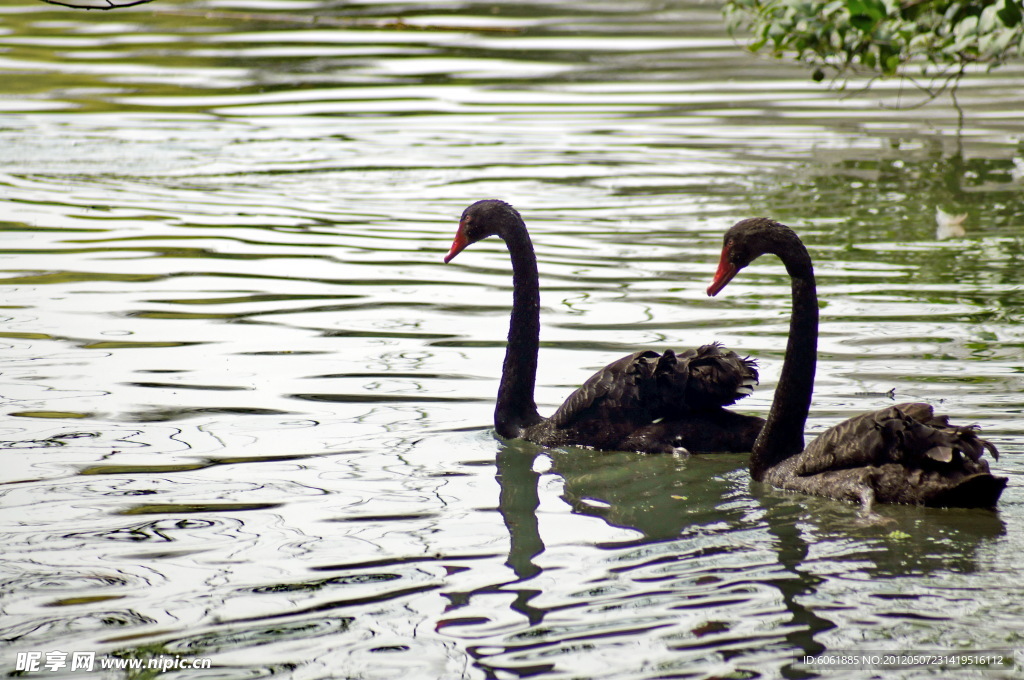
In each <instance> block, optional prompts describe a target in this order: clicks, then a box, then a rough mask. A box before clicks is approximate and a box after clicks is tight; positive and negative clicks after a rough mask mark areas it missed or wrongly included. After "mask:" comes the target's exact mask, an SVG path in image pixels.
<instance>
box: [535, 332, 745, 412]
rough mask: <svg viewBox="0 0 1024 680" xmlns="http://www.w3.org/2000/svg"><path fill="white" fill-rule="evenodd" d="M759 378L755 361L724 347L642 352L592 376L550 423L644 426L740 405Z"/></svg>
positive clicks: (714, 346)
mask: <svg viewBox="0 0 1024 680" xmlns="http://www.w3.org/2000/svg"><path fill="white" fill-rule="evenodd" d="M757 378H758V375H757V367H756V364H755V362H754V361H752V360H750V359H744V358H741V357H740V356H739V355H737V354H736V353H735V352H731V351H728V350H726V349H724V348H723V347H722V346H721V345H719V344H718V343H712V344H710V345H704V346H702V347H698V348H697V349H688V350H686V351H685V352H682V353H679V354H677V353H675V352H674V351H672V350H670V349H669V350H665V352H664V353H663V354H658V353H657V352H655V351H653V350H647V351H643V352H636V353H635V354H630V355H629V356H625V357H623V358H621V359H619V360H618V361H614V362H612V363H610V364H608V365H607V366H605V367H604V368H602V369H601V370H599V371H598V372H597V373H595V374H594V375H592V376H591V377H590V378H589V379H588V380H587V381H586V382H585V383H583V385H582V386H581V387H580V388H579V389H578V390H576V391H575V392H573V393H572V394H571V395H569V398H568V399H566V400H565V403H564V404H562V405H561V406H560V407H559V408H558V410H557V411H555V413H554V415H552V416H551V419H550V422H551V424H552V425H553V426H554V427H556V428H566V427H573V426H575V425H577V424H579V423H581V422H584V421H600V422H609V423H617V424H626V423H629V424H633V425H634V426H636V427H641V426H645V425H649V424H651V423H652V422H655V421H658V420H660V419H662V418H669V419H671V418H677V417H682V416H686V415H691V414H695V413H700V412H706V411H713V410H717V409H720V408H722V407H723V406H728V405H730V404H734V403H735V402H736V401H737V400H739V399H742V398H743V397H745V396H747V395H748V394H750V393H751V392H752V391H753V389H754V385H756V384H757Z"/></svg>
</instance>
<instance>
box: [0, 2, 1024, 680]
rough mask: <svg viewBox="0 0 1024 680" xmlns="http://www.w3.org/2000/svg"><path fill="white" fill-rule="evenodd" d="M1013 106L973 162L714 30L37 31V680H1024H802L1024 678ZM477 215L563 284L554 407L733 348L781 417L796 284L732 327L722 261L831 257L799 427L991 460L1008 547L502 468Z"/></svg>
mask: <svg viewBox="0 0 1024 680" xmlns="http://www.w3.org/2000/svg"><path fill="white" fill-rule="evenodd" d="M314 19H316V21H314ZM398 20H401V21H398ZM1022 93H1024V68H1022V67H1021V64H1019V63H1018V64H1009V65H1007V66H1005V67H1003V68H1002V69H999V70H997V71H994V72H992V73H989V74H985V73H977V74H972V75H971V76H970V77H968V78H967V79H966V80H965V81H964V82H963V84H962V86H961V88H960V90H959V92H958V101H959V103H960V105H961V107H962V122H961V111H958V110H957V109H956V108H954V107H953V106H951V103H950V100H949V98H948V97H942V98H939V99H938V100H936V101H935V102H932V103H930V104H928V105H927V106H923V107H920V108H915V109H908V108H905V107H904V108H894V106H895V105H896V104H901V105H905V104H907V103H914V102H917V101H918V99H919V98H918V97H917V95H916V94H915V93H914V92H913V90H912V88H910V87H908V86H907V85H905V84H904V85H902V86H901V85H899V84H888V83H880V84H878V85H877V86H876V87H875V88H874V89H873V90H872V92H871V93H869V94H861V95H858V96H847V95H843V94H840V93H835V92H830V91H828V90H826V89H824V88H823V87H822V86H820V85H817V84H815V83H813V82H811V80H810V78H809V74H808V73H806V72H805V71H803V70H802V69H800V68H799V67H796V66H793V65H790V64H786V63H783V62H777V61H773V60H764V59H760V58H756V57H753V56H751V55H749V54H747V53H746V52H744V51H743V49H742V48H741V46H740V45H738V44H737V43H736V42H735V41H734V40H733V39H732V38H730V37H729V36H728V35H727V34H726V32H725V29H724V24H723V22H722V20H721V16H720V13H719V9H718V7H717V6H716V5H714V4H713V3H702V2H697V1H696V0H692V1H684V2H670V3H655V2H632V3H621V2H616V3H612V2H604V1H599V2H588V3H572V4H568V3H567V4H558V3H552V2H547V1H538V2H515V3H513V2H507V3H497V4H494V3H490V4H483V5H481V4H472V3H457V2H456V3H450V2H448V3H446V2H407V3H362V4H352V3H343V4H342V3H327V2H305V1H299V0H294V1H289V0H278V1H271V2H257V3H252V2H249V3H245V4H244V5H243V4H239V3H232V2H228V1H226V0H220V1H214V2H206V3H202V4H200V3H195V2H186V1H185V0H180V1H172V0H156V1H154V2H152V3H148V4H145V5H140V6H138V7H135V8H132V9H124V10H118V11H112V12H86V11H75V10H70V9H64V8H60V7H57V6H53V5H47V4H45V3H41V2H35V1H32V0H13V1H12V2H9V3H6V4H5V5H4V6H3V7H2V8H0V206H2V211H3V212H2V213H0V286H2V290H3V299H2V303H0V304H2V307H3V308H2V311H0V316H2V318H3V323H2V325H0V344H2V346H3V350H4V351H3V352H2V358H0V396H2V397H3V402H2V406H3V411H2V413H3V425H2V434H0V455H2V456H3V458H2V460H3V465H2V467H0V513H2V515H3V518H2V522H0V545H2V549H3V555H4V559H3V561H2V564H0V582H2V587H0V611H2V613H3V615H2V617H0V662H2V663H3V664H4V665H3V669H4V672H5V673H7V674H18V671H16V668H17V665H18V660H19V655H20V658H21V659H22V661H23V663H24V660H25V659H27V658H28V656H26V655H30V654H34V653H39V654H40V655H41V656H40V657H39V658H40V662H41V663H42V662H45V660H46V657H45V655H46V654H47V653H53V654H56V653H67V654H69V655H70V654H71V653H73V652H84V653H94V654H96V655H97V656H96V661H95V663H96V667H95V668H94V669H93V671H92V672H91V673H90V672H89V671H85V670H71V669H70V667H63V668H55V669H54V670H47V669H46V668H45V667H42V669H41V670H38V671H27V672H22V673H21V675H22V676H28V677H40V676H41V677H48V678H63V677H81V676H83V675H86V674H89V675H96V676H100V677H111V678H115V677H133V678H134V677H152V676H153V675H154V671H150V670H101V669H100V667H99V666H100V662H101V660H103V659H108V660H109V659H111V658H114V659H124V658H141V659H150V658H156V659H161V660H163V659H172V660H173V659H176V658H177V659H182V660H186V661H189V662H191V661H197V660H207V659H208V660H209V662H210V668H208V669H191V668H189V669H184V668H177V669H172V670H169V671H168V673H166V674H164V675H162V676H161V677H180V678H189V679H190V680H191V679H195V678H214V677H216V678H254V677H264V676H279V677H287V678H317V679H319V678H359V679H363V678H365V679H375V678H382V679H383V678H387V679H389V680H390V679H393V678H396V677H407V678H445V679H447V678H473V679H491V678H494V679H505V678H525V677H534V678H545V679H547V678H552V679H553V678H615V679H634V678H635V679H640V678H645V679H646V678H706V679H708V680H710V679H711V678H730V679H740V678H802V677H817V676H821V677H827V678H844V679H845V678H853V679H856V680H861V679H864V680H866V679H867V678H872V677H879V674H880V673H883V672H884V677H886V678H905V679H910V678H928V677H936V678H946V677H957V678H960V677H979V678H980V677H984V678H986V679H988V678H1001V677H1007V678H1009V677H1015V676H1016V675H1019V673H1020V665H1019V664H1020V662H1019V661H1017V662H1015V663H1017V664H1018V665H1017V666H1016V667H1014V666H1012V665H1006V666H1004V667H1003V668H1002V669H1001V670H986V671H979V670H972V669H969V668H964V667H960V668H953V669H950V668H945V669H944V668H942V667H940V665H939V664H926V665H923V666H919V667H907V668H901V669H895V670H885V671H878V670H871V669H845V670H822V669H820V668H818V669H815V668H808V667H806V666H805V665H803V664H801V663H800V661H801V659H802V658H803V656H804V655H806V654H814V653H818V652H822V651H834V652H840V653H842V652H862V653H868V652H884V651H893V650H899V651H908V650H909V651H921V652H936V651H946V652H948V651H964V652H978V651H984V650H995V651H996V652H999V653H1003V654H1006V655H1010V656H1012V654H1013V652H1014V651H1017V652H1018V653H1024V633H1022V632H1021V631H1022V627H1021V621H1022V620H1024V609H1022V605H1021V602H1022V601H1024V587H1022V585H1021V583H1022V578H1021V576H1022V572H1021V566H1020V558H1019V555H1020V553H1021V551H1022V549H1024V545H1022V542H1021V539H1020V536H1021V532H1022V530H1024V495H1022V494H1021V491H1020V488H1021V484H1022V482H1024V466H1022V464H1021V462H1020V455H1021V454H1022V453H1024V416H1022V415H1021V414H1022V410H1024V397H1022V396H1021V389H1020V388H1021V372H1022V366H1024V334H1022V332H1021V324H1020V319H1021V315H1022V313H1024V304H1022V303H1024V300H1022V293H1021V290H1022V287H1021V284H1022V281H1024V274H1022V271H1024V270H1022V267H1021V263H1020V260H1021V251H1022V243H1021V234H1022V228H1024V200H1022V196H1024V180H1022V177H1024V146H1022V140H1024V121H1022V119H1021V115H1020V111H1022V110H1024V94H1022ZM485 197H498V198H503V199H505V200H508V201H510V202H512V203H513V204H514V205H516V206H517V207H518V208H519V210H520V211H521V212H522V214H523V215H524V217H525V219H526V221H527V224H528V225H529V227H530V230H531V234H532V235H533V239H534V243H535V247H536V250H537V253H538V258H539V261H540V273H541V285H542V324H543V330H542V349H541V356H540V373H539V377H538V392H537V400H538V404H539V405H540V407H541V411H542V412H544V413H550V411H551V410H553V409H554V408H555V407H556V406H557V405H558V404H559V403H560V402H561V400H563V399H564V398H565V397H566V396H567V395H568V394H569V393H570V392H571V391H572V390H573V389H574V387H575V386H576V385H578V384H579V383H580V382H582V381H583V380H585V379H586V377H587V376H589V375H590V374H591V373H592V372H593V371H594V370H595V369H596V368H598V367H600V366H603V365H604V364H606V363H608V362H610V361H611V360H613V359H615V358H617V357H619V356H621V355H622V354H624V353H627V352H632V351H635V350H637V349H640V348H643V347H652V348H655V349H661V348H663V347H666V346H678V347H688V346H693V345H697V344H702V343H705V342H709V341H711V340H720V341H722V342H724V343H726V344H727V345H729V346H730V347H734V348H736V349H737V350H739V351H741V352H743V353H749V354H750V355H752V356H754V357H756V358H757V359H758V360H759V362H760V364H761V372H762V383H761V386H760V387H759V389H758V391H757V392H756V393H755V395H754V396H752V397H750V398H748V399H747V400H745V401H744V402H742V404H741V410H744V411H746V412H750V413H758V414H762V415H763V414H764V413H766V412H767V410H768V406H769V404H770V401H771V395H772V390H773V388H774V385H775V381H776V380H777V377H778V372H779V368H780V366H781V361H782V354H783V350H784V347H785V342H786V333H787V329H788V318H789V317H788V315H789V285H788V279H787V277H786V275H785V271H784V270H783V268H782V267H781V265H780V264H779V263H778V262H776V261H771V260H769V259H768V258H765V259H764V260H763V261H759V262H758V263H757V264H756V265H755V266H752V267H751V268H749V270H747V271H746V272H744V274H743V276H742V277H740V278H737V279H736V280H735V281H734V282H733V283H732V284H730V286H729V288H728V290H727V291H726V292H725V293H723V294H722V295H720V296H719V297H717V298H713V299H709V298H708V297H707V296H706V294H705V289H706V287H707V285H708V283H709V281H710V278H711V275H712V273H713V271H714V267H715V264H716V263H717V259H718V252H719V249H720V247H721V235H722V233H723V232H724V231H725V229H726V228H728V226H730V225H731V224H732V223H733V222H735V221H736V220H737V219H740V218H742V217H747V216H753V215H769V216H772V217H775V218H776V219H779V220H781V221H783V222H786V223H787V224H789V225H791V226H793V227H794V228H795V229H797V230H798V231H799V233H800V234H801V235H802V237H803V238H804V240H805V241H806V242H807V244H808V246H809V247H810V249H811V252H812V256H813V257H814V259H815V262H816V270H817V277H818V282H819V294H820V296H821V300H822V310H821V314H822V321H821V341H820V358H819V365H818V373H817V375H818V378H817V383H816V391H815V397H814V403H813V406H812V415H811V419H810V421H809V423H808V431H809V432H810V433H814V432H817V431H820V430H821V429H823V428H825V427H827V426H828V425H829V424H831V423H834V422H836V421H838V420H839V419H841V418H844V417H847V416H849V415H853V414H855V413H858V412H860V411H863V410H867V409H874V408H880V407H882V406H886V405H889V404H891V403H893V399H894V398H895V399H897V400H899V401H908V400H927V401H929V402H931V403H934V404H936V405H937V406H938V407H939V408H941V409H943V410H946V411H948V412H950V413H953V414H955V415H956V417H957V419H958V420H960V421H964V422H975V423H978V424H979V425H981V426H982V428H983V429H984V432H985V434H986V436H988V437H990V438H991V440H992V441H993V442H994V443H995V444H996V445H997V446H998V447H999V449H1000V450H1001V452H1002V456H1001V458H1000V459H999V461H998V462H995V463H994V469H995V470H997V471H998V472H999V474H1003V475H1006V476H1008V477H1009V478H1010V486H1009V487H1008V489H1007V490H1006V492H1005V494H1004V496H1003V499H1002V502H1001V504H1000V509H999V511H998V512H987V511H961V510H928V509H919V508H907V507H886V508H882V509H881V510H880V511H879V515H880V516H876V517H869V516H865V515H863V514H862V513H860V512H859V511H858V509H857V508H856V507H854V506H850V505H845V504H841V503H836V502H831V501H826V500H823V499H817V498H805V497H801V496H793V495H787V494H783V493H779V492H775V491H772V490H771V489H767V488H764V487H762V486H760V485H754V484H751V482H750V480H749V476H748V474H747V472H746V469H745V463H746V461H745V457H744V456H742V455H732V454H730V455H720V456H696V457H692V458H686V457H672V456H642V455H636V454H624V453H595V452H591V451H585V450H548V449H542V448H538V447H535V446H531V445H528V444H524V443H522V442H504V441H500V440H498V439H496V438H495V436H494V435H493V431H492V430H491V429H490V419H491V414H492V410H493V400H494V395H495V392H496V389H497V380H498V377H499V373H500V366H501V359H502V356H503V353H504V340H505V336H506V333H507V330H508V326H507V324H508V310H509V304H510V301H511V276H510V272H509V265H508V256H507V253H506V251H505V250H504V249H503V247H502V245H501V243H500V242H497V241H494V240H491V241H485V242H483V243H480V244H477V245H475V246H474V247H473V248H471V249H469V250H467V251H466V252H465V253H463V254H462V255H460V256H459V258H458V259H457V260H455V261H454V262H453V263H452V264H449V265H444V264H442V262H441V258H442V256H443V254H444V253H445V252H447V249H448V246H449V245H450V243H451V239H452V236H453V235H454V231H455V228H456V225H457V220H458V216H459V215H460V214H461V212H462V210H463V208H464V207H465V206H466V205H468V204H469V203H471V202H473V201H475V200H477V199H480V198H485ZM936 208H941V209H942V210H944V211H945V212H946V213H950V214H953V215H958V214H962V213H966V214H967V217H966V218H965V220H964V226H965V228H966V233H965V235H964V236H962V237H954V238H948V239H939V238H937V235H936V234H937V232H936V230H937V227H938V224H937V221H936ZM68 658H70V657H68ZM1007 663H1008V664H1009V662H1007Z"/></svg>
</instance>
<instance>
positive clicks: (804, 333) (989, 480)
mask: <svg viewBox="0 0 1024 680" xmlns="http://www.w3.org/2000/svg"><path fill="white" fill-rule="evenodd" d="M765 253H772V254H774V255H777V256H778V257H779V259H781V260H782V262H783V264H784V265H785V266H786V272H787V273H788V274H789V276H790V278H791V280H792V288H793V303H792V304H793V308H792V316H791V318H790V327H789V341H788V344H787V346H786V358H785V360H784V362H783V365H782V372H781V375H780V377H779V383H778V386H777V387H776V389H775V397H774V399H773V400H772V406H771V409H770V411H769V412H768V419H767V422H766V423H765V426H764V429H763V430H762V431H761V434H760V435H759V436H758V438H757V441H756V442H755V443H754V449H753V451H752V453H751V457H750V473H751V476H752V477H753V478H754V480H756V481H759V482H760V481H764V482H768V483H769V484H771V485H773V486H775V487H777V488H780V489H787V490H791V491H800V492H803V493H807V494H814V495H817V496H825V497H827V498H834V499H837V500H847V501H855V502H859V503H861V504H862V505H863V506H864V507H865V508H867V509H870V507H871V505H872V504H873V503H876V502H878V503H907V504H914V505H928V506H937V507H969V508H975V507H980V508H992V507H995V505H996V502H997V501H998V500H999V496H1000V494H1001V493H1002V492H1003V488H1004V487H1005V486H1006V482H1007V478H1006V477H996V476H994V475H992V474H991V473H990V472H989V467H988V461H986V460H984V459H983V458H982V456H983V454H984V452H985V450H988V451H989V452H990V453H991V454H992V455H993V457H996V458H998V457H999V453H998V451H997V450H996V447H995V446H993V445H992V444H991V443H989V442H987V441H985V440H984V439H981V438H980V437H978V434H977V430H976V428H975V427H973V426H960V425H951V424H950V423H949V419H948V417H947V416H944V415H936V414H935V413H934V412H933V410H932V407H931V406H929V405H928V404H921V403H908V404H897V405H895V406H890V407H888V408H884V409H880V410H878V411H872V412H870V413H864V414H861V415H858V416H854V417H853V418H850V419H849V420H844V421H843V422H841V423H839V424H838V425H835V426H833V427H831V428H829V429H828V430H826V431H825V432H824V433H822V434H821V435H819V436H818V437H817V438H816V439H814V440H813V441H812V442H811V443H810V445H808V446H807V448H804V425H805V423H806V421H807V413H808V411H809V410H810V404H811V393H812V391H813V388H814V370H815V364H816V363H817V346H818V295H817V291H816V289H815V283H814V267H813V265H812V264H811V257H810V255H809V254H808V253H807V248H805V247H804V244H803V243H802V242H801V241H800V238H799V237H798V236H797V235H796V233H795V232H794V231H793V230H792V229H790V228H789V227H787V226H785V225H782V224H779V223H778V222H775V221H773V220H769V219H765V218H754V219H746V220H742V221H740V222H737V223H736V224H735V225H734V226H733V227H732V228H731V229H729V231H728V232H726V234H725V238H724V245H723V247H722V257H721V260H720V262H719V265H718V271H717V272H716V273H715V277H714V280H713V281H712V283H711V285H710V286H709V287H708V295H716V294H718V293H719V292H720V291H721V290H722V289H723V288H724V287H725V286H726V284H727V283H729V281H731V280H732V278H733V277H734V276H736V274H737V272H739V270H740V269H742V268H744V267H746V266H747V265H749V264H750V263H751V262H753V261H754V260H756V259H757V258H758V257H760V256H761V255H763V254H765Z"/></svg>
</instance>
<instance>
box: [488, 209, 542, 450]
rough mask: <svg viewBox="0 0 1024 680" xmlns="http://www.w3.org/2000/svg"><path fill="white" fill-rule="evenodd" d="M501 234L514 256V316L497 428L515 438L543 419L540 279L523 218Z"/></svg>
mask: <svg viewBox="0 0 1024 680" xmlns="http://www.w3.org/2000/svg"><path fill="white" fill-rule="evenodd" d="M501 236H502V238H503V239H504V240H505V244H506V245H507V246H508V251H509V255H510V256H511V258H512V317H511V319H510V320H509V329H508V346H507V348H506V350H505V363H504V365H503V366H502V371H501V385H500V386H499V387H498V401H497V404H496V405H495V408H494V428H495V430H497V432H498V434H499V435H501V436H502V437H509V438H515V437H519V436H521V435H522V432H523V429H524V428H526V427H529V426H530V425H534V424H536V423H538V422H540V421H541V420H542V418H541V417H540V414H538V413H537V404H536V403H535V402H534V400H533V390H534V385H535V383H536V381H537V352H538V351H539V349H540V281H539V276H538V274H537V257H536V255H534V252H533V243H531V242H530V235H529V234H528V233H527V231H526V226H525V225H524V224H523V223H522V221H519V222H518V224H515V225H514V226H513V227H511V228H508V229H506V230H505V233H504V234H502V235H501Z"/></svg>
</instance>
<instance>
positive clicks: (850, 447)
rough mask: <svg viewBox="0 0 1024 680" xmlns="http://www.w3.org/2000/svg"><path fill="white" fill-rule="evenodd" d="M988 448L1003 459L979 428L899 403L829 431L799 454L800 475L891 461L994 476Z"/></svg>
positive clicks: (925, 407)
mask: <svg viewBox="0 0 1024 680" xmlns="http://www.w3.org/2000/svg"><path fill="white" fill-rule="evenodd" d="M986 450H988V451H989V452H990V453H992V455H993V456H994V457H998V455H999V452H998V451H997V450H996V448H995V446H993V445H992V444H991V443H990V442H988V441H986V440H984V439H981V438H980V437H979V436H978V434H977V430H976V428H974V427H972V426H955V425H950V424H949V419H948V417H946V416H944V415H936V414H935V413H934V411H933V410H932V407H931V406H930V405H928V404H923V403H907V404H897V405H895V406H890V407H888V408H884V409H880V410H878V411H871V412H869V413H863V414H861V415H858V416H854V417H853V418H850V419H848V420H844V421H843V422H841V423H839V424H838V425H835V426H834V427H831V428H829V429H828V430H827V431H825V432H824V433H822V434H821V435H820V436H819V437H817V438H816V439H815V440H814V441H812V442H811V443H810V444H809V445H808V446H807V448H806V449H804V451H803V452H802V453H801V454H800V455H799V465H798V467H797V474H799V475H812V474H817V473H820V472H824V471H826V470H840V469H846V468H855V467H864V466H869V465H870V466H881V465H886V464H889V463H895V464H899V465H902V466H904V467H907V468H913V469H936V470H941V469H948V470H961V471H963V472H965V473H970V474H973V473H979V472H988V463H987V461H985V460H983V459H982V456H983V455H984V452H985V451H986Z"/></svg>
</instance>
